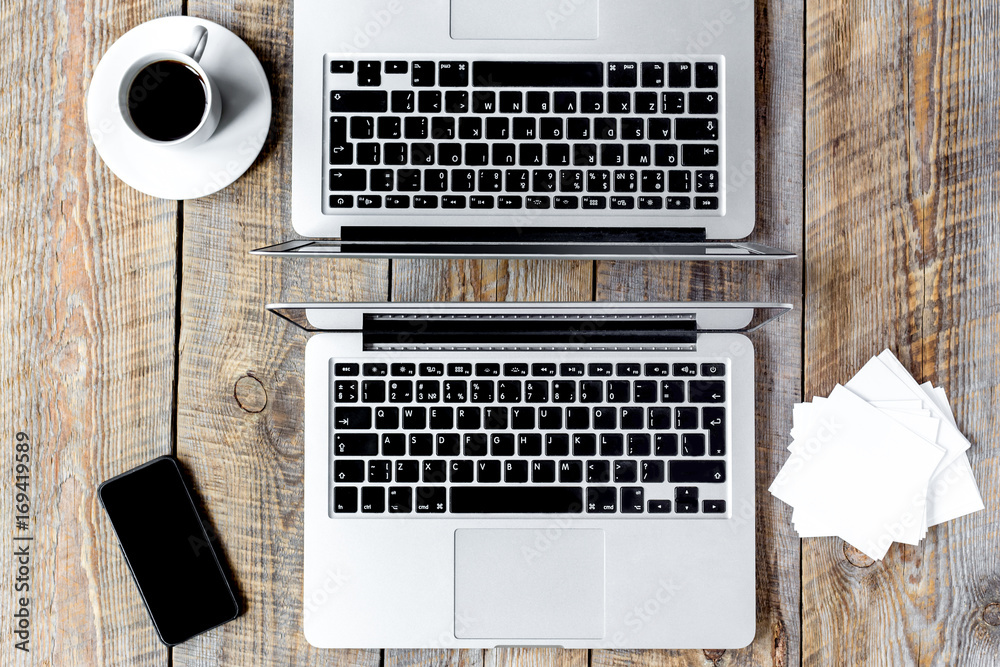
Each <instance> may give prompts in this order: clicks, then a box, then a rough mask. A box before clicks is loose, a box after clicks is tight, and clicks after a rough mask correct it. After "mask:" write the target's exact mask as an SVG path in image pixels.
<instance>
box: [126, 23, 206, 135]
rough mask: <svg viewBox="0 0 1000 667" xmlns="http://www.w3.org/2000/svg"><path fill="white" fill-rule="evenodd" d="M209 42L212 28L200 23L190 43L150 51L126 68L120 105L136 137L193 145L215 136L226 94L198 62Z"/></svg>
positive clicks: (127, 123) (128, 125)
mask: <svg viewBox="0 0 1000 667" xmlns="http://www.w3.org/2000/svg"><path fill="white" fill-rule="evenodd" d="M207 42H208V30H206V29H205V27H204V26H196V27H195V29H194V33H193V34H192V36H191V41H190V43H189V44H188V46H187V48H185V49H183V50H177V51H172V50H160V51H154V52H152V53H148V54H145V55H143V56H142V57H140V58H139V59H137V60H136V61H135V62H134V63H132V65H131V66H129V67H128V69H126V71H125V75H124V76H123V77H122V80H121V85H120V86H119V92H118V106H119V110H120V111H121V115H122V118H123V119H124V121H125V125H126V126H127V127H128V128H129V129H130V130H131V131H132V132H133V133H134V134H135V135H136V136H137V137H139V138H140V139H142V140H144V141H146V142H149V143H151V144H155V145H158V146H180V145H184V146H186V147H190V146H195V145H197V144H200V143H202V142H203V141H205V140H206V139H208V138H209V137H210V136H212V133H213V132H214V131H215V128H216V127H218V125H219V119H220V118H221V117H222V99H221V98H220V97H219V91H218V88H216V86H215V84H214V83H213V82H212V80H211V78H210V77H209V76H208V74H207V73H206V72H205V70H204V68H202V66H201V64H200V63H199V61H200V60H201V57H202V54H203V53H204V52H205V47H206V44H207Z"/></svg>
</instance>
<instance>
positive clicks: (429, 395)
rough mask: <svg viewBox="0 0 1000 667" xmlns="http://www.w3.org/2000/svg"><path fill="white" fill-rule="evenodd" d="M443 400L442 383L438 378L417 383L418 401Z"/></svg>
mask: <svg viewBox="0 0 1000 667" xmlns="http://www.w3.org/2000/svg"><path fill="white" fill-rule="evenodd" d="M439 400H441V383H440V382H438V381H437V380H421V381H420V382H418V383H417V403H437V402H438V401H439Z"/></svg>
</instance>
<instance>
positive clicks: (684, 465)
mask: <svg viewBox="0 0 1000 667" xmlns="http://www.w3.org/2000/svg"><path fill="white" fill-rule="evenodd" d="M667 476H668V481H669V482H670V483H671V484H698V483H716V484H721V483H722V482H725V481H726V463H725V461H721V460H713V459H700V460H698V459H674V460H672V461H668V462H667Z"/></svg>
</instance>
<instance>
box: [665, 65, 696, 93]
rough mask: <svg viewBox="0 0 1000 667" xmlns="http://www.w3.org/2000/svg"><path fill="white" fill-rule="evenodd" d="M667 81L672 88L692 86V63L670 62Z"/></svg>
mask: <svg viewBox="0 0 1000 667" xmlns="http://www.w3.org/2000/svg"><path fill="white" fill-rule="evenodd" d="M667 82H668V85H669V86H670V87H671V88H690V87H691V63H669V64H668V65H667Z"/></svg>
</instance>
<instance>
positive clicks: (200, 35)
mask: <svg viewBox="0 0 1000 667" xmlns="http://www.w3.org/2000/svg"><path fill="white" fill-rule="evenodd" d="M207 42H208V30H206V29H205V26H203V25H199V26H196V27H195V29H194V35H193V36H192V37H191V43H190V44H188V46H187V48H186V49H184V51H183V52H184V53H185V54H187V56H188V57H189V58H191V59H192V60H194V61H195V62H198V61H199V60H201V56H202V54H203V53H205V44H206V43H207Z"/></svg>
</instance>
